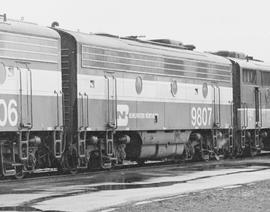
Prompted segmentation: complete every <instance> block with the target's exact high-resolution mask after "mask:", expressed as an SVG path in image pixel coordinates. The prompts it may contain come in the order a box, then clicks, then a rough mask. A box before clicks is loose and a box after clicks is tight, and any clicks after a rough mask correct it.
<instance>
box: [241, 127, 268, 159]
mask: <svg viewBox="0 0 270 212" xmlns="http://www.w3.org/2000/svg"><path fill="white" fill-rule="evenodd" d="M237 139H238V140H239V141H240V142H239V143H238V146H237V147H236V155H237V156H251V157H254V156H256V155H257V154H259V153H260V152H261V150H269V149H270V148H269V139H270V138H269V130H267V129H260V128H255V129H245V128H243V129H242V130H240V131H238V132H237Z"/></svg>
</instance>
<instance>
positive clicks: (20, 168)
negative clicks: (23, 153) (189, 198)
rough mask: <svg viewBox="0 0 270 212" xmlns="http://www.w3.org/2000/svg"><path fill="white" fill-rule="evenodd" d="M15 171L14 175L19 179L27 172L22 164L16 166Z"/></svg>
mask: <svg viewBox="0 0 270 212" xmlns="http://www.w3.org/2000/svg"><path fill="white" fill-rule="evenodd" d="M15 171H16V173H15V175H14V177H15V178H16V179H18V180H19V179H22V178H24V176H25V173H24V168H23V165H21V166H16V167H15Z"/></svg>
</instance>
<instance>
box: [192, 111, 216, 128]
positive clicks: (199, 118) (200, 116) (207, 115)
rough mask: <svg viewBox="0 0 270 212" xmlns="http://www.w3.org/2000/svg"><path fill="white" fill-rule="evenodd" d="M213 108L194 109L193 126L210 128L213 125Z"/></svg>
mask: <svg viewBox="0 0 270 212" xmlns="http://www.w3.org/2000/svg"><path fill="white" fill-rule="evenodd" d="M211 118H212V107H192V108H191V124H192V126H194V127H195V126H199V127H200V126H209V125H211Z"/></svg>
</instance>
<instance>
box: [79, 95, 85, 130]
mask: <svg viewBox="0 0 270 212" xmlns="http://www.w3.org/2000/svg"><path fill="white" fill-rule="evenodd" d="M79 96H81V105H82V108H81V109H82V121H81V122H82V126H81V128H82V127H84V116H83V115H84V114H83V95H82V93H81V92H79Z"/></svg>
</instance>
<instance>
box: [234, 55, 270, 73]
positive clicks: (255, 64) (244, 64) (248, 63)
mask: <svg viewBox="0 0 270 212" xmlns="http://www.w3.org/2000/svg"><path fill="white" fill-rule="evenodd" d="M229 59H230V60H232V61H234V62H236V63H238V64H239V66H240V67H241V68H246V69H256V70H262V71H270V64H267V63H264V62H262V61H256V60H244V59H238V58H229Z"/></svg>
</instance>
